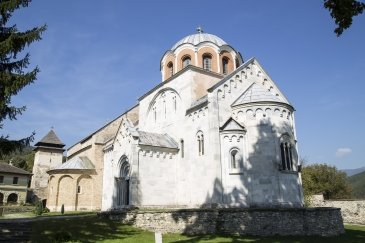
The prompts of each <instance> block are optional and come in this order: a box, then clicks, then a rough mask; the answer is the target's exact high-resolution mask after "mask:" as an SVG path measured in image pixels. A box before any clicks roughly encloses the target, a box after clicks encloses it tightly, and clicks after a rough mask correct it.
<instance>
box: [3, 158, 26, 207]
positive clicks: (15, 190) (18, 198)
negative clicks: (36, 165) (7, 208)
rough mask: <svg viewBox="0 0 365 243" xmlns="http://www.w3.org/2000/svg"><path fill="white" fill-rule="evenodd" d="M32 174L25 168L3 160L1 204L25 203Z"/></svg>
mask: <svg viewBox="0 0 365 243" xmlns="http://www.w3.org/2000/svg"><path fill="white" fill-rule="evenodd" d="M31 176H32V174H31V173H29V172H27V171H25V170H22V169H20V168H17V167H15V166H12V165H9V164H7V163H2V162H1V163H0V205H4V204H22V203H25V202H26V199H27V193H28V185H29V181H30V178H31Z"/></svg>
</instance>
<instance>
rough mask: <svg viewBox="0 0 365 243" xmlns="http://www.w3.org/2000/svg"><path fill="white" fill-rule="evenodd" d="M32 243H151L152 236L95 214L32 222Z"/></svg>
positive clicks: (152, 240) (150, 233) (152, 234)
mask: <svg viewBox="0 0 365 243" xmlns="http://www.w3.org/2000/svg"><path fill="white" fill-rule="evenodd" d="M31 241H32V242H68V241H69V242H141V243H144V242H146V243H147V242H154V233H152V232H147V231H143V230H140V229H136V228H134V227H131V226H128V225H122V224H120V223H119V222H116V221H111V220H108V219H101V218H98V217H97V216H95V215H89V216H85V217H82V218H61V219H52V218H44V219H43V220H39V221H35V222H33V223H32V234H31Z"/></svg>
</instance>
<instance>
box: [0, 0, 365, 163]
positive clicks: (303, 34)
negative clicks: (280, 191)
mask: <svg viewBox="0 0 365 243" xmlns="http://www.w3.org/2000/svg"><path fill="white" fill-rule="evenodd" d="M322 2H323V1H318V0H310V1H292V0H285V1H284V0H278V1H263V0H258V1H248V0H245V1H242V0H231V1H213V0H210V1H208V0H201V1H196V0H195V1H193V0H186V1H171V0H170V1H167V0H164V1H158V0H156V1H117V0H113V1H112V0H110V1H95V0H79V1H71V0H67V1H66V0H65V1H47V0H38V1H33V2H32V3H31V4H30V6H29V7H28V8H24V9H21V10H18V11H16V12H15V13H14V16H13V18H12V19H11V23H16V24H17V26H18V28H19V29H20V30H26V29H29V28H30V27H34V26H39V25H42V24H44V23H47V25H48V30H47V31H46V32H45V33H44V35H43V40H42V41H40V42H37V43H33V44H32V45H31V46H30V47H29V48H28V51H29V52H30V54H31V65H30V66H31V67H34V66H35V65H38V66H39V68H40V69H41V73H40V74H39V75H38V80H37V81H36V82H35V83H34V84H32V85H30V86H27V87H26V88H25V89H23V90H22V91H21V92H20V93H19V94H18V95H17V96H16V97H14V98H13V104H15V105H18V106H22V105H26V106H27V111H26V112H25V113H24V114H23V115H22V116H19V117H18V120H17V121H12V122H5V127H4V129H3V131H2V133H5V134H9V135H10V137H11V138H14V139H17V138H21V137H25V136H27V135H29V134H30V133H31V132H32V131H35V132H36V137H35V141H37V140H39V139H41V138H42V137H43V136H44V135H45V134H46V133H47V132H48V131H49V129H50V128H51V127H52V126H53V127H54V128H55V131H56V133H57V134H58V135H59V137H60V138H61V140H62V141H63V142H64V143H66V145H67V147H69V146H71V145H73V144H74V143H76V142H78V141H79V140H81V139H82V138H84V137H85V136H87V135H88V134H89V133H91V132H93V131H95V130H96V129H98V128H99V127H101V126H102V125H103V124H105V123H106V122H108V121H110V120H112V119H113V118H115V117H117V116H118V115H119V114H121V113H122V112H124V111H125V110H127V109H128V108H130V107H131V106H133V105H134V104H136V102H137V98H138V97H140V96H141V95H142V94H144V93H145V92H146V91H148V90H149V89H151V88H152V87H154V86H155V85H157V84H158V83H159V82H160V81H161V74H160V70H159V62H160V59H161V57H162V55H163V54H164V52H165V51H166V50H167V49H169V48H171V46H172V45H173V44H174V43H175V42H177V41H178V40H180V39H181V38H183V37H184V36H186V35H189V34H193V33H195V29H196V27H197V26H199V25H200V26H202V27H203V29H204V30H205V32H207V33H211V34H215V35H217V36H219V37H221V38H222V39H223V40H225V41H226V42H227V43H229V44H230V45H231V46H233V47H234V48H235V49H236V50H238V51H240V52H241V53H242V55H243V57H244V59H245V60H247V59H249V58H251V57H256V58H257V59H258V60H259V62H260V63H261V65H263V67H264V68H265V69H266V71H267V72H268V73H269V75H270V76H271V78H272V79H273V80H274V81H275V82H276V83H277V84H278V86H279V87H280V88H281V90H282V91H283V92H284V93H285V95H286V96H287V97H288V98H289V100H290V101H291V103H292V104H293V105H294V107H295V108H296V110H297V111H296V113H295V116H296V127H297V133H298V144H299V153H300V155H301V156H302V157H304V158H306V159H307V160H308V161H309V162H311V163H315V162H317V163H328V164H332V165H336V166H337V167H338V168H340V169H344V168H357V167H361V166H365V157H364V156H363V154H362V152H363V151H364V150H365V146H364V145H365V142H364V139H365V126H364V121H365V109H364V107H365V95H364V92H365V78H364V74H363V73H364V69H365V48H364V43H365V28H364V26H365V15H362V16H358V17H356V18H355V19H354V22H353V25H352V26H351V28H350V29H349V30H346V31H345V32H344V34H343V35H342V36H341V37H339V38H337V37H336V35H335V34H334V33H333V29H334V28H335V25H334V21H333V20H332V19H331V17H330V15H329V12H328V11H327V10H325V9H324V8H323V6H322V4H323V3H322Z"/></svg>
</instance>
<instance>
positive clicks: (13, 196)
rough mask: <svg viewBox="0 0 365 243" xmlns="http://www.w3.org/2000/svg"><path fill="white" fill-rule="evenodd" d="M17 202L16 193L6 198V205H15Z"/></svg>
mask: <svg viewBox="0 0 365 243" xmlns="http://www.w3.org/2000/svg"><path fill="white" fill-rule="evenodd" d="M17 202H18V194H16V193H11V194H10V195H9V196H8V200H7V203H17Z"/></svg>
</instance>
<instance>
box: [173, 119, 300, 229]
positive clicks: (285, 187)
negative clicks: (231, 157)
mask: <svg viewBox="0 0 365 243" xmlns="http://www.w3.org/2000/svg"><path fill="white" fill-rule="evenodd" d="M286 131H292V129H291V127H290V125H289V124H287V123H283V124H280V128H278V127H277V126H275V125H274V124H272V123H271V122H270V120H264V121H262V122H261V123H260V124H259V125H258V126H257V131H256V137H257V141H256V143H255V144H254V145H253V146H252V149H251V150H250V151H251V152H250V153H249V155H248V156H246V161H244V164H243V165H244V166H243V170H242V172H243V173H242V174H239V173H237V174H235V173H232V174H230V173H229V171H224V170H223V174H224V175H223V176H222V179H220V178H216V179H215V180H214V183H213V185H212V187H213V190H212V194H209V193H207V195H206V199H205V203H204V204H203V205H202V206H201V210H200V212H199V210H198V211H197V212H198V213H197V212H196V211H195V212H187V211H186V210H185V209H182V210H178V211H176V213H172V217H173V219H174V221H175V222H176V223H178V222H179V221H184V223H185V225H186V227H185V229H184V231H183V233H185V234H189V235H191V234H194V232H200V233H201V232H206V233H211V232H222V230H219V229H211V227H212V225H214V223H212V224H207V223H206V222H207V221H214V220H217V218H218V217H221V215H219V214H220V213H221V212H223V211H224V214H225V216H223V218H224V219H223V221H224V220H228V221H229V220H231V221H232V222H234V221H235V219H234V218H230V216H229V215H230V213H231V212H232V213H233V214H231V215H232V217H234V216H233V215H234V213H235V210H234V208H261V209H259V210H265V209H264V208H266V209H270V208H271V209H274V208H293V207H301V206H302V203H301V202H302V194H301V193H302V192H301V190H300V189H299V185H298V184H299V179H298V173H297V172H296V170H297V163H298V156H297V152H296V151H295V150H293V164H294V166H293V169H292V170H285V168H284V169H283V168H282V164H281V155H280V142H279V141H280V138H281V136H282V135H287V136H293V134H292V132H290V133H291V134H289V133H288V132H286ZM277 134H279V136H278V135H277ZM251 137H252V136H251ZM292 140H294V139H292ZM293 145H294V148H295V144H293ZM244 146H246V145H244ZM224 152H226V153H229V151H222V153H224ZM222 163H230V162H229V161H227V160H226V161H222ZM222 167H223V168H224V166H222ZM230 182H231V183H230ZM232 182H233V183H232ZM221 207H224V208H231V210H230V209H223V210H213V212H215V216H214V213H213V214H212V210H211V209H214V208H221ZM204 209H210V210H207V212H206V213H205V212H204ZM248 211H250V209H248ZM251 211H252V209H251ZM208 216H209V217H208ZM212 217H217V218H216V219H213V218H212ZM278 218H279V219H280V217H278ZM192 219H193V220H192ZM221 219H222V218H221ZM221 219H219V220H218V221H216V223H217V222H218V223H217V224H216V226H215V227H223V226H222V225H219V222H220V223H222V220H221ZM250 220H251V219H250V216H249V214H248V218H246V219H245V225H241V226H240V225H237V226H235V227H237V228H240V227H247V228H250V227H252V228H255V227H257V226H256V225H252V224H256V223H257V222H250ZM236 221H237V223H238V224H239V223H240V220H236ZM223 223H224V224H225V223H226V222H223ZM223 228H224V227H223ZM263 230H264V229H263ZM223 233H224V230H223Z"/></svg>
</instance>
